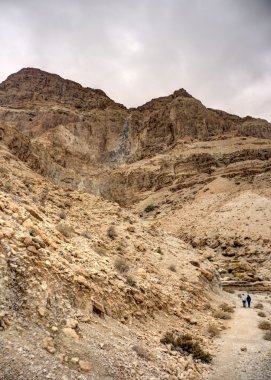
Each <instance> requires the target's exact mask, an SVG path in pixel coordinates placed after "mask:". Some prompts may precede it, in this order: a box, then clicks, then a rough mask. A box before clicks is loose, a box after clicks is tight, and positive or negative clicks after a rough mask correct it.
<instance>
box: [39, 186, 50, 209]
mask: <svg viewBox="0 0 271 380" xmlns="http://www.w3.org/2000/svg"><path fill="white" fill-rule="evenodd" d="M48 193H49V189H48V187H45V188H44V189H43V190H42V192H41V195H40V204H41V205H42V206H43V207H44V206H45V200H46V198H47V196H48Z"/></svg>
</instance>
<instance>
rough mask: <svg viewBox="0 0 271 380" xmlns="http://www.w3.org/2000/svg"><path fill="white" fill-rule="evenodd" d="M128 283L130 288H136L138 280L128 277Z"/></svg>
mask: <svg viewBox="0 0 271 380" xmlns="http://www.w3.org/2000/svg"><path fill="white" fill-rule="evenodd" d="M126 282H127V284H128V285H129V286H136V280H135V279H134V278H133V277H132V276H127V277H126Z"/></svg>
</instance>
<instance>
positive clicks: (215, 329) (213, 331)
mask: <svg viewBox="0 0 271 380" xmlns="http://www.w3.org/2000/svg"><path fill="white" fill-rule="evenodd" d="M207 331H208V333H209V334H210V336H211V337H215V336H219V335H220V330H219V328H218V327H217V326H216V325H214V324H210V325H209V326H208V329H207Z"/></svg>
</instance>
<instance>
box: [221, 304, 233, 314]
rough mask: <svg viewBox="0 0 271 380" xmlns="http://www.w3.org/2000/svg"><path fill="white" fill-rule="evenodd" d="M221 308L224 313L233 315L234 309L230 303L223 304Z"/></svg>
mask: <svg viewBox="0 0 271 380" xmlns="http://www.w3.org/2000/svg"><path fill="white" fill-rule="evenodd" d="M219 308H220V309H221V310H223V311H225V312H226V313H233V312H234V307H233V306H231V305H229V304H228V303H226V302H223V303H222V304H220V305H219Z"/></svg>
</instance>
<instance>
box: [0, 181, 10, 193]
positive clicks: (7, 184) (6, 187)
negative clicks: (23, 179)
mask: <svg viewBox="0 0 271 380" xmlns="http://www.w3.org/2000/svg"><path fill="white" fill-rule="evenodd" d="M2 187H3V190H4V191H5V192H6V193H9V192H10V191H12V189H13V186H12V184H11V183H10V182H5V183H4V184H3V186H2Z"/></svg>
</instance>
